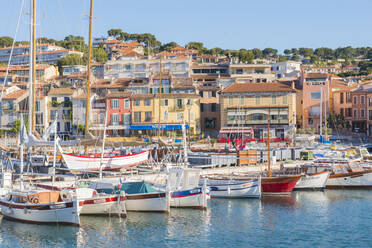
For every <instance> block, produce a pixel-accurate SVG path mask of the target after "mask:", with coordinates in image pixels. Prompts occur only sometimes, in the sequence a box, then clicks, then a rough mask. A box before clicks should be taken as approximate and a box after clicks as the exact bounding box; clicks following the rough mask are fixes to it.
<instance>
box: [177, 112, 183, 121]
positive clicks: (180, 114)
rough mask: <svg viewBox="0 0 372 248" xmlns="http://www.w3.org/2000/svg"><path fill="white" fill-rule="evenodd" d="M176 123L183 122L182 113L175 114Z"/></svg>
mask: <svg viewBox="0 0 372 248" xmlns="http://www.w3.org/2000/svg"><path fill="white" fill-rule="evenodd" d="M177 121H183V113H177Z"/></svg>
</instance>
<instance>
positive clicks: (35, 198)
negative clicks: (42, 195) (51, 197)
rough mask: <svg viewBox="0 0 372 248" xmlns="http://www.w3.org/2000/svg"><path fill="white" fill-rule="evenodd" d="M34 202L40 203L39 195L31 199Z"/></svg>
mask: <svg viewBox="0 0 372 248" xmlns="http://www.w3.org/2000/svg"><path fill="white" fill-rule="evenodd" d="M31 202H32V203H33V204H38V203H39V198H37V197H34V198H32V201H31Z"/></svg>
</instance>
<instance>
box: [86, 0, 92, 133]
mask: <svg viewBox="0 0 372 248" xmlns="http://www.w3.org/2000/svg"><path fill="white" fill-rule="evenodd" d="M92 19H93V0H90V13H89V38H88V78H87V99H86V104H85V105H86V110H85V137H87V136H88V131H89V109H90V106H89V105H90V80H91V79H90V70H91V57H92Z"/></svg>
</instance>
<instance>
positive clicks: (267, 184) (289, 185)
mask: <svg viewBox="0 0 372 248" xmlns="http://www.w3.org/2000/svg"><path fill="white" fill-rule="evenodd" d="M300 178H301V176H281V177H263V178H261V190H262V194H275V195H276V194H290V193H291V192H292V190H293V188H294V187H295V186H296V183H297V182H298V180H300Z"/></svg>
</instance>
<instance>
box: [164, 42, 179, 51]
mask: <svg viewBox="0 0 372 248" xmlns="http://www.w3.org/2000/svg"><path fill="white" fill-rule="evenodd" d="M177 46H178V44H177V42H174V41H171V42H168V43H166V44H164V45H162V46H161V48H160V50H162V51H164V50H166V51H170V50H171V49H172V48H175V47H177Z"/></svg>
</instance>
